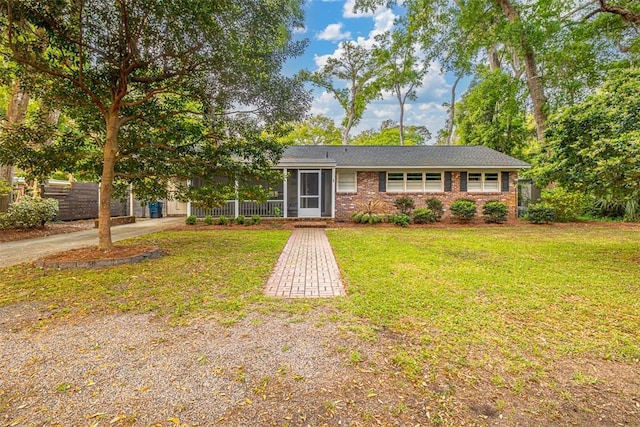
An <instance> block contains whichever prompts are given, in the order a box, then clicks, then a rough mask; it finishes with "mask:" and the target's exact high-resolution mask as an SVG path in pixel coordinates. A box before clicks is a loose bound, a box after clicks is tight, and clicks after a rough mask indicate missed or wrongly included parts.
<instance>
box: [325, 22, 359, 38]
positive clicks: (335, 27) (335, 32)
mask: <svg viewBox="0 0 640 427" xmlns="http://www.w3.org/2000/svg"><path fill="white" fill-rule="evenodd" d="M317 38H318V40H329V41H339V40H345V39H349V38H351V32H349V31H346V32H344V33H343V32H342V22H338V23H337V24H329V25H327V28H325V29H324V30H322V31H321V32H320V33H318V35H317Z"/></svg>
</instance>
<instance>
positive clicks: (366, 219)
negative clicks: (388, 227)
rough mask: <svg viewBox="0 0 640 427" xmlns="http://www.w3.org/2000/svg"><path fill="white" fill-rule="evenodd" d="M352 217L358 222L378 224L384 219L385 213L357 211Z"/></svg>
mask: <svg viewBox="0 0 640 427" xmlns="http://www.w3.org/2000/svg"><path fill="white" fill-rule="evenodd" d="M351 218H352V219H353V222H355V223H356V224H378V223H381V222H383V221H384V215H381V214H376V213H373V212H356V213H354V214H353V215H352V216H351Z"/></svg>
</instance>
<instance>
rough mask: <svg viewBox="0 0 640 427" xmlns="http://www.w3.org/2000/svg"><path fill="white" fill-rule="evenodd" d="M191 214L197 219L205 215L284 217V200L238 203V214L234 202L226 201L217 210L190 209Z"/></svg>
mask: <svg viewBox="0 0 640 427" xmlns="http://www.w3.org/2000/svg"><path fill="white" fill-rule="evenodd" d="M191 214H192V215H195V216H196V217H198V218H204V217H206V216H207V215H210V216H212V217H220V216H223V215H224V216H226V217H227V218H235V217H237V216H239V215H243V216H246V217H250V216H253V215H260V216H261V217H263V218H276V217H281V216H283V215H284V200H267V201H266V202H265V203H257V202H254V201H244V202H240V203H238V212H236V201H235V200H228V201H227V203H225V204H224V205H222V206H220V207H219V208H212V209H210V208H197V207H192V208H191Z"/></svg>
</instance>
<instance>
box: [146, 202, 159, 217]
mask: <svg viewBox="0 0 640 427" xmlns="http://www.w3.org/2000/svg"><path fill="white" fill-rule="evenodd" d="M149 218H162V202H150V203H149Z"/></svg>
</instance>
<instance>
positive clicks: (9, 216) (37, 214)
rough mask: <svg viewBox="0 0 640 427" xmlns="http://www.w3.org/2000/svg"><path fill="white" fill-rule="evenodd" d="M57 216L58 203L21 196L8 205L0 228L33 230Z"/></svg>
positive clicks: (0, 221)
mask: <svg viewBox="0 0 640 427" xmlns="http://www.w3.org/2000/svg"><path fill="white" fill-rule="evenodd" d="M57 214H58V201H57V200H55V199H40V198H38V197H30V196H23V197H22V198H20V200H19V201H18V202H16V203H13V204H11V205H9V209H8V210H7V213H6V215H2V217H1V219H0V228H35V227H42V226H44V225H45V223H47V222H48V221H52V220H53V219H54V218H55V217H56V215H57Z"/></svg>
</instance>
